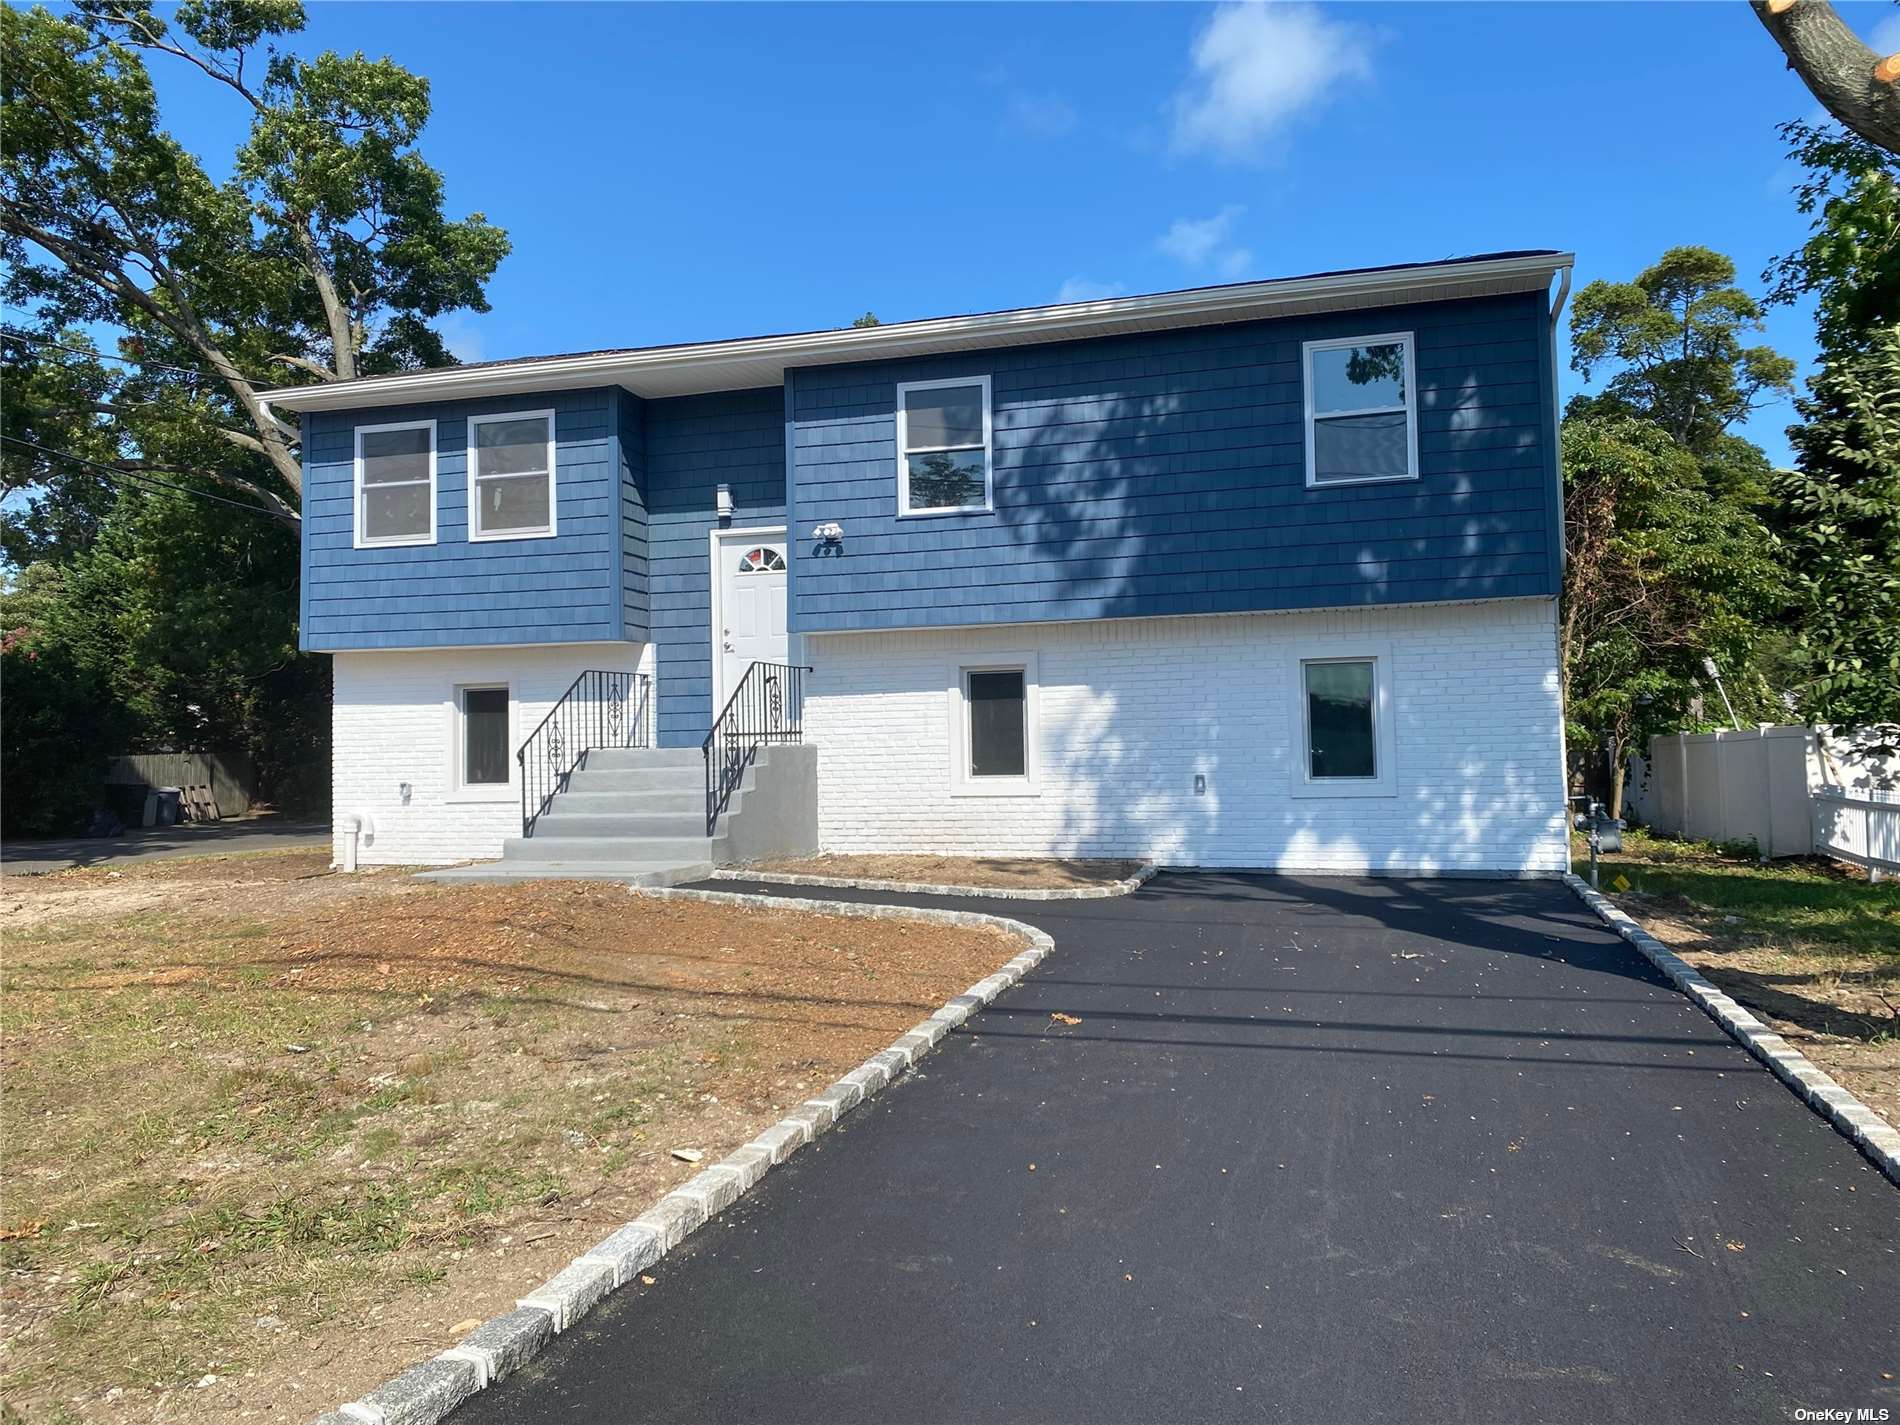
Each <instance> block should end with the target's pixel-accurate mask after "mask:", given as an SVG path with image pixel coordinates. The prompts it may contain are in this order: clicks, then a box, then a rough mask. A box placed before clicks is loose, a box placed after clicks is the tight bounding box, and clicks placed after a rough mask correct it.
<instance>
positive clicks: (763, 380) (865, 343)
mask: <svg viewBox="0 0 1900 1425" xmlns="http://www.w3.org/2000/svg"><path fill="white" fill-rule="evenodd" d="M1571 263H1572V257H1571V254H1569V253H1535V254H1531V255H1528V256H1522V257H1505V258H1496V259H1493V260H1491V261H1488V262H1447V263H1441V264H1437V265H1434V266H1421V267H1405V268H1395V269H1388V270H1384V271H1367V272H1354V273H1344V274H1339V275H1333V276H1322V277H1294V278H1281V279H1277V280H1271V281H1266V282H1248V283H1241V284H1236V285H1233V286H1228V287H1212V288H1200V289H1196V290H1192V291H1186V292H1163V293H1158V294H1156V295H1153V296H1146V297H1109V298H1104V299H1102V300H1100V301H1094V302H1065V303H1062V304H1060V305H1056V306H1049V307H1024V308H1020V309H1018V310H1015V311H1007V312H986V313H981V314H979V315H975V316H963V317H935V318H930V319H927V320H924V321H916V322H893V323H890V324H889V325H886V326H880V327H844V328H839V329H837V330H833V331H820V332H798V333H793V334H790V335H786V336H766V337H745V338H741V339H739V340H736V341H717V342H702V343H697V344H692V345H685V346H656V347H646V348H641V349H637V350H631V351H604V352H592V353H585V354H581V355H577V356H550V357H546V358H543V359H539V360H527V361H515V362H505V363H501V364H497V365H492V366H472V367H453V366H451V367H447V368H444V369H443V370H441V371H431V372H427V373H421V374H408V375H402V376H372V377H365V378H363V379H360V380H356V381H340V382H330V383H325V384H317V385H311V386H286V387H280V388H278V389H276V390H273V391H270V392H267V393H265V395H266V399H267V400H268V401H269V403H270V404H271V405H272V406H274V407H276V408H278V409H281V410H287V411H331V410H356V409H361V408H363V407H366V406H383V405H406V404H409V403H411V402H415V401H432V400H463V399H468V398H471V397H479V396H502V395H514V394H518V393H523V392H529V391H549V390H573V389H576V388H581V387H589V386H616V385H617V386H622V387H624V388H625V389H627V390H628V391H631V392H633V393H634V394H635V395H654V396H671V395H687V394H692V393H695V392H702V391H722V390H740V389H746V388H749V387H753V386H769V385H774V384H777V383H779V382H781V381H783V379H784V373H785V370H786V368H787V367H792V366H821V365H835V364H838V363H842V362H854V361H884V360H890V359H894V358H898V357H909V356H926V355H931V354H934V353H938V352H944V351H962V350H975V349H980V348H982V347H986V346H1013V345H1019V344H1025V343H1033V342H1049V341H1071V340H1075V339H1078V338H1083V337H1089V336H1112V335H1116V334H1119V333H1122V332H1134V331H1152V330H1158V329H1165V328H1168V327H1182V326H1197V325H1203V324H1213V323H1217V322H1232V321H1248V320H1254V319H1258V318H1266V317H1272V316H1276V315H1280V314H1283V313H1290V312H1324V311H1329V310H1351V309H1353V308H1358V307H1366V306H1372V305H1380V304H1392V305H1398V304H1402V303H1409V302H1429V301H1434V300H1438V299H1440V298H1443V297H1446V296H1464V295H1474V296H1475V295H1483V294H1484V293H1486V292H1512V291H1531V290H1536V289H1538V288H1540V287H1547V286H1548V285H1549V283H1550V279H1551V278H1552V277H1553V276H1554V275H1555V274H1556V273H1558V272H1560V271H1563V270H1565V269H1567V268H1569V267H1570V266H1571Z"/></svg>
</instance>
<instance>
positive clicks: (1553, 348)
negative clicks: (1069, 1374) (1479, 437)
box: [1548, 263, 1622, 870]
mask: <svg viewBox="0 0 1900 1425" xmlns="http://www.w3.org/2000/svg"><path fill="white" fill-rule="evenodd" d="M1569 298H1570V265H1569V264H1568V263H1565V264H1564V266H1563V267H1562V268H1561V269H1560V270H1559V272H1558V277H1557V298H1556V300H1555V301H1553V302H1552V303H1551V304H1550V327H1549V333H1548V334H1549V338H1550V477H1551V479H1552V481H1554V482H1555V484H1556V486H1557V489H1556V498H1557V586H1558V589H1559V591H1560V592H1559V594H1558V598H1559V599H1560V600H1561V599H1562V597H1563V596H1562V593H1561V590H1562V588H1563V580H1564V571H1565V568H1566V565H1567V564H1568V560H1567V558H1566V555H1567V553H1568V550H1567V549H1566V547H1565V540H1564V472H1563V458H1564V442H1563V434H1562V426H1563V412H1562V411H1561V410H1560V409H1559V407H1558V404H1557V394H1558V393H1557V321H1558V318H1560V317H1561V316H1563V312H1564V303H1565V302H1566V301H1568V300H1569ZM1561 630H1562V620H1561V617H1559V619H1558V621H1557V623H1556V625H1555V626H1554V627H1553V628H1552V629H1551V638H1552V641H1553V642H1554V643H1555V644H1556V647H1555V648H1553V649H1552V650H1551V651H1552V652H1553V653H1554V654H1555V655H1556V658H1557V665H1558V666H1557V680H1558V687H1560V688H1561V687H1562V686H1563V656H1564V647H1563V635H1562V632H1561ZM1569 720H1570V709H1569V708H1567V707H1564V706H1562V705H1561V703H1560V704H1559V706H1558V708H1557V786H1558V788H1559V790H1560V791H1561V793H1562V798H1563V799H1562V800H1561V801H1560V802H1559V803H1558V807H1559V811H1560V816H1559V821H1560V824H1561V825H1562V826H1563V828H1564V865H1565V866H1566V867H1569V868H1570V869H1572V870H1574V869H1575V867H1574V866H1573V865H1572V863H1571V857H1570V818H1569V816H1568V815H1567V814H1566V812H1565V809H1567V808H1568V806H1569V804H1570V736H1569ZM1617 811H1618V812H1621V811H1622V808H1621V807H1618V808H1617Z"/></svg>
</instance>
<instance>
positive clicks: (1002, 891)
mask: <svg viewBox="0 0 1900 1425" xmlns="http://www.w3.org/2000/svg"><path fill="white" fill-rule="evenodd" d="M1160 869H1161V868H1160V867H1159V866H1157V865H1156V864H1155V863H1154V862H1152V861H1150V862H1148V863H1147V864H1146V865H1144V866H1142V867H1141V869H1140V870H1138V871H1136V872H1135V874H1134V875H1132V876H1126V877H1124V878H1123V879H1121V880H1119V881H1104V882H1103V883H1102V884H1101V885H1098V886H1066V887H1061V888H1057V887H1053V886H946V885H939V884H937V883H935V882H932V881H880V880H876V879H873V878H871V877H865V876H814V875H807V874H806V873H805V872H803V871H748V870H746V869H745V868H744V867H742V866H723V867H721V868H720V869H719V870H717V871H714V872H713V873H712V879H713V880H715V881H751V882H754V883H756V884H759V885H766V886H828V887H830V888H832V889H833V890H843V891H890V892H891V893H893V894H895V895H905V896H981V897H983V898H984V899H986V900H1004V901H1094V900H1106V899H1108V898H1109V897H1111V896H1125V895H1129V894H1131V893H1132V892H1134V891H1137V890H1139V889H1141V887H1142V886H1144V885H1146V884H1147V883H1148V882H1149V881H1150V880H1152V879H1153V878H1154V876H1155V874H1156V873H1157V872H1158V871H1160Z"/></svg>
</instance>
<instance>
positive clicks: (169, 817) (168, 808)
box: [152, 787, 185, 826]
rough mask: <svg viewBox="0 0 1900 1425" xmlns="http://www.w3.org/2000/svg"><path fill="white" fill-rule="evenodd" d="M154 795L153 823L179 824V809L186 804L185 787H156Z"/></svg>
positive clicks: (159, 824) (157, 824) (162, 824)
mask: <svg viewBox="0 0 1900 1425" xmlns="http://www.w3.org/2000/svg"><path fill="white" fill-rule="evenodd" d="M152 796H153V797H154V798H155V805H154V806H153V808H152V812H153V815H152V825H154V826H176V825H178V810H179V808H180V807H181V806H183V805H184V802H185V789H184V788H183V787H154V788H152Z"/></svg>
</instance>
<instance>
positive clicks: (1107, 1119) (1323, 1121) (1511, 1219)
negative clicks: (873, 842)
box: [455, 875, 1900, 1425]
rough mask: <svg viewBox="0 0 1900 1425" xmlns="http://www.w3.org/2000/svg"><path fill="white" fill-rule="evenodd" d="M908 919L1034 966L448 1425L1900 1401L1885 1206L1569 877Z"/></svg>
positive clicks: (1895, 1280)
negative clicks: (930, 922)
mask: <svg viewBox="0 0 1900 1425" xmlns="http://www.w3.org/2000/svg"><path fill="white" fill-rule="evenodd" d="M718 884H719V888H720V889H725V890H744V889H747V888H748V887H747V886H746V885H745V884H744V883H733V882H720V883H718ZM833 898H839V899H843V898H850V899H860V900H890V899H893V897H889V896H879V895H874V894H863V893H850V892H837V893H835V894H834V895H833ZM913 899H917V903H926V904H927V903H938V904H944V903H948V904H955V905H959V906H964V907H977V908H981V909H984V910H989V911H993V912H995V913H997V914H1002V915H1007V916H1012V917H1015V918H1017V919H1021V920H1027V921H1030V922H1033V923H1034V924H1037V925H1039V926H1042V927H1043V928H1045V929H1047V930H1048V931H1049V932H1050V933H1051V934H1052V935H1053V936H1054V937H1055V940H1056V946H1057V949H1056V953H1055V954H1054V955H1052V956H1051V957H1050V958H1049V959H1048V960H1047V961H1046V962H1044V964H1043V965H1042V967H1041V968H1040V969H1039V970H1037V971H1035V972H1033V973H1032V974H1031V975H1029V977H1028V978H1027V979H1025V980H1024V981H1023V983H1022V984H1021V985H1019V986H1018V987H1017V988H1015V989H1014V990H1011V991H1009V992H1007V993H1005V994H1004V995H1003V996H1002V997H1001V998H999V999H998V1000H997V1001H996V1003H995V1004H994V1005H993V1006H992V1007H991V1008H990V1009H988V1010H986V1011H985V1012H983V1013H982V1014H980V1015H979V1016H977V1017H976V1018H974V1019H972V1020H971V1021H970V1023H969V1024H968V1026H966V1030H965V1031H964V1032H959V1033H958V1034H955V1035H953V1036H952V1037H951V1038H950V1039H949V1040H947V1041H946V1042H945V1044H944V1047H943V1048H942V1050H941V1051H940V1052H939V1053H938V1054H937V1055H935V1056H933V1057H932V1058H930V1059H928V1060H926V1061H925V1062H924V1063H923V1064H922V1065H920V1066H919V1069H918V1070H917V1071H916V1072H915V1073H913V1074H912V1075H911V1076H910V1077H909V1078H908V1079H906V1080H904V1081H902V1082H901V1083H900V1084H899V1085H897V1086H894V1087H893V1088H892V1089H891V1090H890V1091H888V1092H886V1093H885V1094H883V1095H880V1096H879V1097H878V1098H877V1099H876V1100H874V1101H873V1102H872V1103H871V1104H869V1105H867V1106H866V1107H865V1108H863V1109H860V1110H859V1111H858V1112H857V1113H855V1114H853V1115H852V1116H851V1117H850V1118H849V1119H848V1120H846V1122H845V1124H843V1125H841V1126H840V1127H839V1128H838V1129H836V1130H834V1131H833V1132H832V1133H830V1134H828V1135H827V1136H825V1137H824V1138H822V1139H820V1140H819V1141H818V1143H816V1144H815V1145H813V1146H812V1147H811V1148H808V1149H806V1150H805V1151H803V1152H801V1153H799V1154H798V1155H797V1156H796V1157H795V1158H793V1159H792V1160H791V1161H790V1162H789V1163H788V1164H787V1165H786V1166H785V1167H784V1168H782V1169H779V1170H776V1171H775V1172H773V1173H772V1174H771V1175H769V1176H768V1177H767V1178H766V1180H765V1182H764V1183H763V1184H762V1185H761V1187H760V1188H759V1189H757V1190H756V1191H755V1192H753V1193H752V1194H750V1195H749V1196H748V1197H746V1198H745V1199H743V1200H742V1201H741V1203H740V1205H739V1206H737V1207H736V1208H733V1209H731V1210H729V1211H728V1212H727V1213H726V1214H725V1215H724V1216H722V1217H720V1218H718V1219H717V1220H715V1222H714V1223H712V1224H711V1225H709V1226H707V1227H705V1228H703V1229H702V1230H701V1231H700V1232H699V1233H697V1234H696V1235H695V1236H694V1237H692V1238H691V1239H689V1241H688V1242H687V1244H686V1245H685V1246H684V1247H683V1248H682V1249H680V1250H679V1251H678V1252H677V1253H675V1254H674V1255H673V1256H670V1257H668V1258H667V1259H666V1260H665V1261H664V1262H663V1263H661V1264H660V1266H659V1268H658V1269H657V1270H656V1272H655V1273H654V1275H655V1276H656V1278H657V1281H656V1282H655V1284H654V1285H652V1286H650V1287H646V1286H635V1287H630V1288H629V1289H627V1290H626V1291H624V1292H622V1293H620V1294H618V1295H616V1296H615V1297H613V1298H611V1299H610V1300H609V1301H608V1302H607V1303H604V1304H603V1305H602V1306H601V1307H600V1308H598V1309H597V1310H596V1311H595V1312H594V1313H593V1314H591V1315H590V1316H588V1317H587V1318H586V1319H585V1320H584V1321H583V1322H582V1323H581V1324H580V1325H579V1326H577V1327H576V1328H575V1329H574V1330H573V1331H571V1332H569V1333H568V1334H566V1335H565V1336H563V1337H561V1338H560V1339H559V1340H558V1341H557V1342H556V1343H555V1344H554V1345H553V1346H552V1347H550V1348H549V1350H547V1351H546V1352H544V1353H543V1354H542V1355H541V1356H540V1357H539V1358H537V1360H536V1361H535V1362H533V1363H532V1364H531V1365H530V1366H529V1367H528V1368H527V1369H526V1370H524V1371H523V1373H522V1374H520V1375H519V1376H516V1377H514V1378H512V1379H510V1380H508V1381H506V1382H504V1383H503V1384H502V1385H501V1386H499V1387H497V1388H495V1389H493V1390H490V1391H486V1392H484V1393H482V1394H481V1395H479V1396H477V1397H476V1398H475V1399H474V1400H473V1401H471V1402H470V1403H469V1404H468V1405H467V1406H465V1407H463V1409H462V1410H461V1411H460V1412H458V1413H457V1414H456V1416H455V1420H456V1421H457V1422H458V1425H479V1422H496V1425H500V1422H504V1421H505V1422H511V1425H521V1422H530V1425H532V1422H555V1421H559V1422H563V1425H580V1423H581V1422H608V1421H614V1422H621V1421H626V1420H631V1419H637V1420H640V1421H642V1422H668V1421H679V1422H686V1421H754V1420H770V1421H779V1422H812V1423H813V1425H819V1422H823V1425H847V1423H848V1422H866V1423H867V1425H869V1422H878V1425H886V1422H890V1421H906V1422H917V1421H946V1422H948V1421H977V1420H981V1421H1038V1422H1041V1421H1077V1422H1083V1421H1087V1422H1104V1421H1128V1422H1144V1425H1145V1423H1146V1422H1157V1421H1235V1422H1258V1421H1288V1422H1309V1421H1316V1420H1344V1421H1385V1420H1422V1421H1461V1422H1465V1421H1513V1422H1515V1421H1567V1422H1577V1421H1590V1422H1614V1421H1630V1422H1639V1421H1640V1422H1646V1425H1653V1422H1656V1421H1664V1420H1666V1421H1671V1422H1676V1425H1691V1423H1692V1422H1705V1421H1706V1422H1729V1421H1761V1422H1780V1421H1785V1420H1790V1419H1794V1418H1796V1417H1795V1415H1794V1412H1795V1411H1796V1410H1797V1409H1800V1408H1804V1407H1805V1408H1809V1409H1816V1408H1836V1409H1852V1408H1857V1407H1872V1408H1874V1409H1883V1408H1884V1409H1887V1410H1891V1411H1895V1412H1896V1413H1897V1418H1900V1381H1896V1380H1895V1379H1892V1378H1891V1376H1892V1375H1900V1192H1896V1191H1895V1189H1894V1188H1893V1187H1892V1186H1891V1185H1890V1184H1889V1183H1888V1182H1887V1181H1886V1180H1885V1179H1884V1178H1882V1177H1881V1176H1880V1174H1879V1173H1878V1172H1876V1171H1875V1170H1874V1169H1873V1168H1872V1167H1871V1166H1870V1165H1869V1164H1868V1163H1867V1162H1866V1161H1865V1160H1864V1159H1862V1158H1861V1156H1860V1155H1859V1154H1858V1153H1857V1152H1856V1151H1855V1149H1854V1148H1853V1146H1852V1145H1851V1144H1850V1143H1848V1142H1847V1141H1846V1140H1845V1139H1843V1138H1841V1137H1840V1136H1839V1135H1838V1134H1836V1133H1835V1132H1834V1131H1833V1130H1832V1129H1831V1128H1830V1127H1828V1126H1827V1125H1826V1124H1825V1123H1823V1122H1822V1121H1821V1120H1820V1119H1819V1118H1818V1117H1816V1116H1815V1115H1814V1114H1813V1113H1811V1112H1810V1111H1809V1110H1808V1109H1807V1108H1805V1107H1804V1106H1802V1105H1801V1104H1800V1103H1798V1102H1797V1101H1796V1100H1795V1099H1794V1097H1793V1096H1792V1095H1791V1094H1789V1093H1788V1092H1787V1090H1786V1089H1784V1088H1783V1087H1782V1086H1781V1085H1780V1084H1779V1083H1778V1082H1776V1081H1775V1080H1774V1079H1773V1078H1772V1077H1771V1076H1770V1075H1769V1074H1768V1072H1767V1071H1766V1070H1765V1069H1763V1068H1761V1067H1760V1066H1759V1065H1758V1064H1756V1063H1755V1061H1753V1060H1752V1059H1750V1058H1749V1057H1748V1056H1747V1054H1745V1053H1744V1052H1743V1051H1742V1050H1741V1049H1740V1048H1739V1047H1737V1046H1736V1045H1735V1044H1733V1043H1732V1042H1731V1041H1729V1040H1728V1039H1727V1038H1725V1037H1724V1036H1723V1035H1722V1033H1721V1032H1720V1031H1719V1030H1718V1029H1717V1028H1716V1026H1715V1025H1714V1024H1713V1023H1712V1022H1711V1021H1710V1020H1709V1019H1708V1018H1707V1017H1706V1016H1704V1015H1703V1014H1702V1013H1701V1012H1700V1011H1699V1010H1697V1009H1695V1008H1694V1007H1693V1006H1691V1005H1690V1004H1688V1003H1687V1002H1686V1001H1685V1000H1684V999H1683V998H1682V997H1681V996H1680V995H1679V994H1677V993H1676V992H1675V991H1673V990H1672V989H1670V988H1668V987H1667V986H1666V985H1665V984H1664V983H1663V982H1662V981H1661V979H1660V978H1659V977H1658V976H1657V975H1656V974H1655V973H1654V972H1653V971H1652V970H1651V969H1650V967H1649V966H1648V964H1647V963H1646V962H1645V961H1643V960H1642V959H1640V958H1639V957H1638V956H1637V955H1636V954H1635V953H1634V952H1633V951H1632V950H1630V949H1629V948H1628V947H1627V946H1626V945H1624V944H1623V943H1622V942H1621V941H1620V940H1618V939H1617V938H1616V937H1615V936H1614V935H1612V934H1611V933H1610V932H1609V931H1608V930H1607V929H1606V928H1605V927H1603V926H1602V925H1601V924H1600V923H1599V922H1598V921H1597V920H1596V918H1595V917H1594V916H1592V915H1591V914H1590V913H1589V912H1588V911H1587V910H1586V909H1585V908H1584V907H1583V906H1582V905H1581V904H1580V903H1579V902H1578V901H1577V900H1576V899H1575V898H1574V897H1573V896H1572V895H1571V894H1570V892H1569V891H1567V890H1565V889H1564V888H1563V887H1561V886H1560V885H1557V884H1554V883H1549V882H1529V883H1523V882H1520V883H1502V882H1498V883H1481V882H1455V881H1414V882H1406V881H1391V880H1364V881H1341V880H1303V879H1295V878H1289V877H1271V876H1259V877H1241V876H1221V875H1204V876H1179V875H1164V876H1162V877H1159V878H1157V880H1155V881H1154V882H1153V883H1151V884H1150V885H1149V886H1148V887H1147V888H1146V889H1144V890H1142V891H1140V892H1138V893H1137V894H1136V895H1134V896H1132V897H1129V898H1127V899H1121V900H1107V901H1080V902H1054V903H1049V902H1043V903H1033V902H1020V901H1017V902H1011V901H1001V900H998V901H965V900H960V901H955V902H930V901H925V900H922V899H919V898H913ZM1057 1011H1060V1012H1062V1013H1064V1014H1070V1015H1075V1016H1078V1017H1080V1019H1081V1021H1082V1022H1081V1023H1080V1024H1078V1025H1075V1026H1072V1027H1070V1026H1063V1025H1060V1024H1057V1023H1054V1022H1052V1020H1051V1018H1050V1016H1051V1014H1052V1013H1053V1012H1057ZM1883 1373H1885V1374H1883ZM1815 1418H1819V1417H1815ZM1867 1418H1873V1417H1867Z"/></svg>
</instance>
